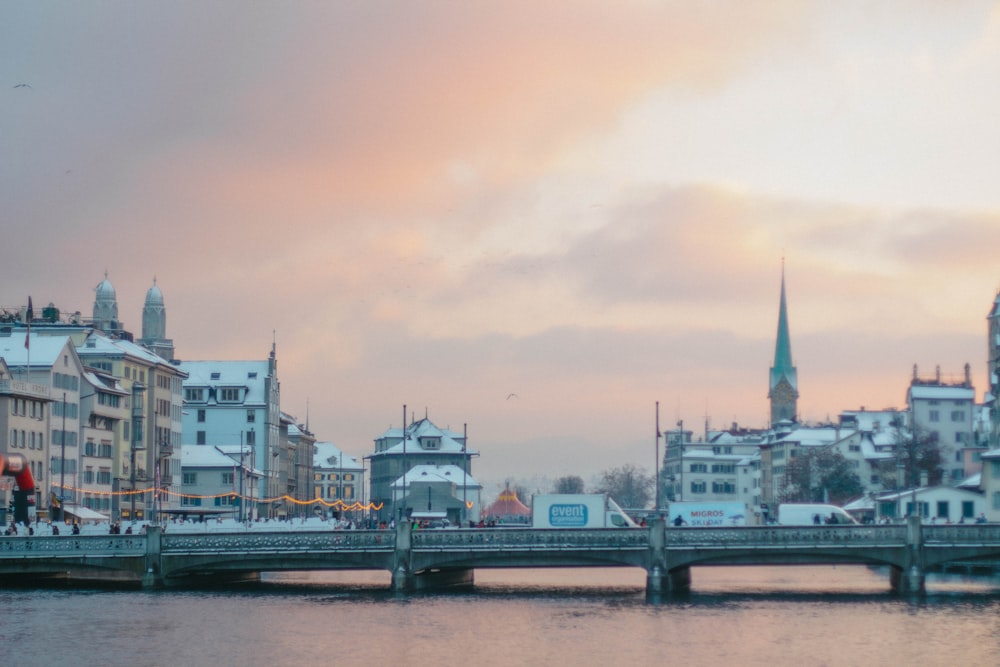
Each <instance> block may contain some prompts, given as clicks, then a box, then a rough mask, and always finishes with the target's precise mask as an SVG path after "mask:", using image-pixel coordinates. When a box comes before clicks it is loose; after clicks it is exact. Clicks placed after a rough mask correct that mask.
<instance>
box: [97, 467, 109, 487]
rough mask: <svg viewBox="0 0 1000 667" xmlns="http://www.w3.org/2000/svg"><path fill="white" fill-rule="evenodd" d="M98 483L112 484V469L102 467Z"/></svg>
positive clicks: (98, 472) (98, 473) (99, 471)
mask: <svg viewBox="0 0 1000 667" xmlns="http://www.w3.org/2000/svg"><path fill="white" fill-rule="evenodd" d="M97 483H98V484H110V483H111V471H110V470H108V469H107V468H102V469H100V470H98V471H97Z"/></svg>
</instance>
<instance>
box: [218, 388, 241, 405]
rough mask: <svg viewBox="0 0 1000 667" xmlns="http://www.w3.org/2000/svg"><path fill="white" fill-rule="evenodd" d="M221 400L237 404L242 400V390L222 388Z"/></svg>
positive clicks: (220, 391) (220, 392)
mask: <svg viewBox="0 0 1000 667" xmlns="http://www.w3.org/2000/svg"><path fill="white" fill-rule="evenodd" d="M219 400H220V401H224V402H228V403H235V402H237V401H239V400H240V388H239V387H222V388H221V389H219Z"/></svg>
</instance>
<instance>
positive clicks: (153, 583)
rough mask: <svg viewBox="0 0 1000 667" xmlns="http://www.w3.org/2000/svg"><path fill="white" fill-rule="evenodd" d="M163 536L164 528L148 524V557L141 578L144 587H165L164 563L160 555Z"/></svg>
mask: <svg viewBox="0 0 1000 667" xmlns="http://www.w3.org/2000/svg"><path fill="white" fill-rule="evenodd" d="M162 536H163V529H162V528H160V527H159V526H146V558H145V561H144V563H143V568H144V569H143V573H142V579H141V585H142V587H143V588H163V585H164V584H163V568H162V565H163V564H162V562H161V556H160V555H161V553H162V548H161V538H162Z"/></svg>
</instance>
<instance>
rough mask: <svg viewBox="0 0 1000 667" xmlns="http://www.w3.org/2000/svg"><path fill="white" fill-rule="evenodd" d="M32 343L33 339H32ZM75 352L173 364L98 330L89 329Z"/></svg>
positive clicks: (81, 355) (140, 346) (129, 342)
mask: <svg viewBox="0 0 1000 667" xmlns="http://www.w3.org/2000/svg"><path fill="white" fill-rule="evenodd" d="M32 344H34V339H32ZM76 352H77V354H79V355H80V357H82V358H86V357H90V356H94V357H131V358H133V359H138V360H140V361H143V362H145V363H147V364H149V365H150V366H156V365H158V364H162V365H169V366H173V364H171V363H170V362H169V361H168V360H166V359H164V358H163V357H161V356H160V355H158V354H155V353H154V352H150V351H149V350H147V349H146V348H145V347H143V346H142V345H139V344H137V343H133V342H132V341H128V340H124V339H121V338H109V337H108V336H107V335H105V334H104V333H102V332H100V331H91V332H90V334H89V335H88V336H87V339H86V340H85V341H84V342H83V345H80V346H79V347H78V348H76Z"/></svg>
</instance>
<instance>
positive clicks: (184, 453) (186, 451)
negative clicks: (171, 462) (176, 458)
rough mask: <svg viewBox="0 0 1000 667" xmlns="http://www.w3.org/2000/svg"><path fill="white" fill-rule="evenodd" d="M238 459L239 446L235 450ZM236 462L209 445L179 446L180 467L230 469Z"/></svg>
mask: <svg viewBox="0 0 1000 667" xmlns="http://www.w3.org/2000/svg"><path fill="white" fill-rule="evenodd" d="M235 454H236V459H239V457H240V455H239V445H237V449H236V452H235ZM235 465H237V462H236V461H235V460H234V459H233V458H232V457H230V456H227V455H225V454H223V453H222V452H221V451H219V449H217V448H216V447H213V446H211V445H181V467H184V468H230V469H231V468H232V467H233V466H235Z"/></svg>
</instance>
